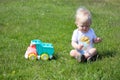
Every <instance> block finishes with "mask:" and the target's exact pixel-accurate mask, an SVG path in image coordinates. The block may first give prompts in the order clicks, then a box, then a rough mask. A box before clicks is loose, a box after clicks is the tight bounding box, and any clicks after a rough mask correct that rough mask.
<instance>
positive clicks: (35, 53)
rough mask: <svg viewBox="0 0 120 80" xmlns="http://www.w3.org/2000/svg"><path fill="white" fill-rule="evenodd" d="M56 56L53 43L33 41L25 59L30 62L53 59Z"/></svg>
mask: <svg viewBox="0 0 120 80" xmlns="http://www.w3.org/2000/svg"><path fill="white" fill-rule="evenodd" d="M53 54H54V47H53V45H52V44H51V43H44V42H42V41H41V40H38V39H36V40H31V43H30V46H29V47H28V48H27V50H26V53H25V58H26V59H30V60H35V59H41V60H48V59H52V58H53Z"/></svg>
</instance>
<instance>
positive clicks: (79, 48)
mask: <svg viewBox="0 0 120 80" xmlns="http://www.w3.org/2000/svg"><path fill="white" fill-rule="evenodd" d="M71 45H72V47H73V48H75V49H78V50H81V49H82V48H83V45H78V44H77V43H76V42H75V41H72V42H71Z"/></svg>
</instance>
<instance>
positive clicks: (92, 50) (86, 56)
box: [84, 48, 97, 58]
mask: <svg viewBox="0 0 120 80" xmlns="http://www.w3.org/2000/svg"><path fill="white" fill-rule="evenodd" d="M96 51H97V50H96V48H91V49H90V50H89V51H88V52H87V53H85V54H84V55H85V58H88V57H92V56H94V55H96V54H97V53H96Z"/></svg>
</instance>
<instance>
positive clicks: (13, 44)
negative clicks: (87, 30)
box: [0, 0, 120, 80]
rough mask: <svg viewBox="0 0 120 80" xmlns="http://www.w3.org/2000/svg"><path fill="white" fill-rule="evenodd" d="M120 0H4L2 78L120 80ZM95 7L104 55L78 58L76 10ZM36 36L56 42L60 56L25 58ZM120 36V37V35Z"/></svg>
mask: <svg viewBox="0 0 120 80" xmlns="http://www.w3.org/2000/svg"><path fill="white" fill-rule="evenodd" d="M119 3H120V0H0V44H1V45H0V80H119V79H120V74H119V72H120V69H119V68H120V64H119V62H120V57H119V56H120V45H119V44H120V35H119V33H120V22H119V21H120V14H119V12H120V5H119ZM79 6H85V7H86V8H88V9H89V10H90V11H91V13H92V19H93V24H92V25H91V27H92V28H93V29H94V30H95V32H96V34H97V35H98V36H99V37H101V38H102V39H103V41H102V43H100V44H95V47H96V48H97V50H98V53H99V55H100V58H98V59H97V61H95V62H91V63H78V62H77V61H76V60H75V59H73V58H71V57H70V56H69V52H70V50H71V49H72V47H71V44H70V43H71V36H72V32H73V30H74V29H76V26H75V24H74V17H75V16H74V15H75V11H76V9H77V8H78V7H79ZM33 39H40V40H42V41H43V42H48V43H52V44H53V46H54V49H55V54H54V56H55V59H53V60H50V61H42V60H38V61H30V60H26V59H25V58H24V54H25V51H26V49H27V47H28V46H29V44H30V41H31V40H33ZM117 39H118V40H117Z"/></svg>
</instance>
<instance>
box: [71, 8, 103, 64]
mask: <svg viewBox="0 0 120 80" xmlns="http://www.w3.org/2000/svg"><path fill="white" fill-rule="evenodd" d="M75 19H76V20H75V24H76V26H77V29H75V30H74V31H73V35H72V41H71V45H72V47H73V48H74V49H73V50H71V51H70V56H72V57H74V58H76V59H77V61H78V62H82V61H84V60H86V59H87V60H90V59H91V58H92V57H93V56H95V55H97V53H96V48H94V47H93V44H94V43H99V42H101V38H99V37H97V36H96V34H95V33H94V30H93V29H92V28H90V25H91V24H92V19H91V13H90V11H89V10H87V9H86V8H78V9H77V11H76V15H75Z"/></svg>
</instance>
